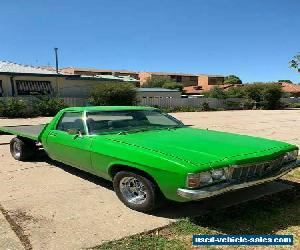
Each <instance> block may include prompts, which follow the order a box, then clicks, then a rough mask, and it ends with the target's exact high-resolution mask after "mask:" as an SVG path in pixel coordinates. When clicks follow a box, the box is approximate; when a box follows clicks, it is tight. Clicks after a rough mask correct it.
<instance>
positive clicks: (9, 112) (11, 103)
mask: <svg viewBox="0 0 300 250" xmlns="http://www.w3.org/2000/svg"><path fill="white" fill-rule="evenodd" d="M3 106H4V107H3V111H2V113H3V116H5V117H10V118H17V117H25V116H26V115H27V104H26V102H24V101H23V100H18V99H15V98H10V99H8V100H7V102H6V103H5V104H4V105H3Z"/></svg>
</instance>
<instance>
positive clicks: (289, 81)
mask: <svg viewBox="0 0 300 250" xmlns="http://www.w3.org/2000/svg"><path fill="white" fill-rule="evenodd" d="M278 82H288V83H293V82H292V81H291V80H278Z"/></svg>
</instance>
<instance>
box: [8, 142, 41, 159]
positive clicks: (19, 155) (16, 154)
mask: <svg viewBox="0 0 300 250" xmlns="http://www.w3.org/2000/svg"><path fill="white" fill-rule="evenodd" d="M36 151H37V147H36V145H35V142H34V141H31V140H26V139H23V138H22V139H21V138H18V137H15V138H13V139H12V140H11V141H10V153H11V155H12V157H13V158H14V159H15V160H18V161H26V160H29V159H30V158H32V157H33V156H34V154H35V153H36Z"/></svg>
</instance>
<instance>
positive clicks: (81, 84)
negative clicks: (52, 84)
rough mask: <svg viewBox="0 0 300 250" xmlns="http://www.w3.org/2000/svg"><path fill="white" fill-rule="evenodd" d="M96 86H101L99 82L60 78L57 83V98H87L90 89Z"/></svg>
mask: <svg viewBox="0 0 300 250" xmlns="http://www.w3.org/2000/svg"><path fill="white" fill-rule="evenodd" d="M98 84H101V81H95V80H74V79H72V80H71V79H66V78H62V79H60V81H59V96H60V97H80V98H87V97H89V96H90V92H91V90H92V88H93V87H95V86H97V85H98Z"/></svg>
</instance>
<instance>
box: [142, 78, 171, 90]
mask: <svg viewBox="0 0 300 250" xmlns="http://www.w3.org/2000/svg"><path fill="white" fill-rule="evenodd" d="M165 84H177V82H175V81H174V80H172V79H170V78H168V77H164V76H151V77H148V78H147V80H146V81H145V83H144V84H143V87H146V88H163V86H164V85H165Z"/></svg>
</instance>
